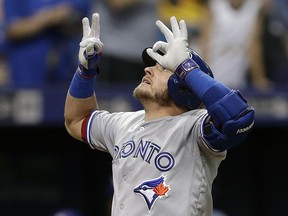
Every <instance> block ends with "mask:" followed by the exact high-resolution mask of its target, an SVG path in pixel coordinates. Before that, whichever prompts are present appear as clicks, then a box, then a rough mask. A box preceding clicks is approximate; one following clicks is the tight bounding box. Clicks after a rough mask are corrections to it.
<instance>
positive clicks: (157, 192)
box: [134, 176, 170, 212]
mask: <svg viewBox="0 0 288 216" xmlns="http://www.w3.org/2000/svg"><path fill="white" fill-rule="evenodd" d="M169 190H170V188H169V186H168V185H166V184H165V177H164V176H160V177H159V178H157V179H152V180H147V181H144V182H142V183H141V184H140V185H138V186H137V187H136V188H135V189H134V192H135V193H138V194H140V195H141V196H142V197H143V198H144V200H145V203H146V205H147V207H148V210H149V212H150V211H151V209H152V207H153V205H154V203H155V202H156V200H157V199H158V198H160V199H161V198H162V197H163V196H167V193H168V191H169Z"/></svg>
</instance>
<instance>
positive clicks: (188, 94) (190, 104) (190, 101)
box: [142, 48, 214, 110]
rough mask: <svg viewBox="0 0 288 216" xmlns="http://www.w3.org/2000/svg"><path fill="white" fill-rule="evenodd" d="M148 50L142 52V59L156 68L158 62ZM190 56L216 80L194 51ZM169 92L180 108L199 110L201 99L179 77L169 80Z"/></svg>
mask: <svg viewBox="0 0 288 216" xmlns="http://www.w3.org/2000/svg"><path fill="white" fill-rule="evenodd" d="M147 49H148V48H146V49H144V50H143V52H142V59H143V61H144V63H145V64H146V66H154V65H155V64H156V61H155V60H154V59H152V58H151V57H150V56H149V55H148V53H147V52H146V50H147ZM189 50H190V56H191V57H192V59H193V60H194V61H195V62H196V63H197V64H198V65H199V67H200V70H201V71H202V72H203V73H205V74H207V75H209V76H211V77H212V78H214V75H213V73H212V71H211V69H210V67H209V66H208V65H207V64H206V63H205V61H204V60H203V58H202V57H201V56H200V55H199V54H198V53H197V52H196V51H195V50H193V49H191V48H189ZM157 52H158V53H159V54H160V55H163V52H161V51H160V50H159V51H157ZM168 92H169V95H170V96H171V98H172V99H173V100H174V102H175V103H176V104H178V105H180V106H183V107H185V108H188V109H189V110H192V109H197V108H198V107H199V106H200V104H201V101H200V99H199V98H198V97H197V96H196V95H195V94H194V93H193V92H192V90H190V89H189V88H188V86H187V85H186V84H185V82H184V81H183V80H182V79H181V78H180V77H178V75H176V74H172V75H171V76H170V78H169V80H168Z"/></svg>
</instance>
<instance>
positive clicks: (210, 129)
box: [203, 90, 254, 151]
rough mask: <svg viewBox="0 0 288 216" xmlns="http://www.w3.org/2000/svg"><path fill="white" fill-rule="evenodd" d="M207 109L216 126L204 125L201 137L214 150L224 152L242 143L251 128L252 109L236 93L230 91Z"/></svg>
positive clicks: (252, 123)
mask: <svg viewBox="0 0 288 216" xmlns="http://www.w3.org/2000/svg"><path fill="white" fill-rule="evenodd" d="M207 109H208V113H209V115H210V116H211V117H212V119H213V122H215V123H216V124H215V123H212V122H211V121H210V122H209V123H206V124H205V126H204V135H203V136H204V138H205V140H206V141H207V142H208V145H210V147H212V148H213V149H215V150H219V151H224V150H227V149H230V148H231V147H233V146H235V145H237V144H239V143H241V142H243V141H244V140H245V139H246V137H247V135H248V134H249V133H250V131H251V130H252V128H253V125H254V108H253V107H248V105H247V102H246V100H245V99H244V98H243V97H242V96H241V94H240V93H239V92H238V91H234V90H232V91H231V92H230V93H229V94H227V95H226V96H225V97H223V98H222V99H221V100H219V101H217V102H216V103H215V104H213V105H212V106H210V107H208V108H207ZM219 124H220V125H221V127H219Z"/></svg>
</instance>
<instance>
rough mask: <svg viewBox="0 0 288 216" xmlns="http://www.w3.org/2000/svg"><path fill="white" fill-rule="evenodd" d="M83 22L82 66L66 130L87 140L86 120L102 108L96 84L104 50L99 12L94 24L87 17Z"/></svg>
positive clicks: (66, 116) (70, 93) (71, 90)
mask: <svg viewBox="0 0 288 216" xmlns="http://www.w3.org/2000/svg"><path fill="white" fill-rule="evenodd" d="M82 24H83V38H82V41H81V43H80V50H79V65H78V68H77V70H76V72H75V74H74V76H73V78H72V81H71V84H70V87H69V90H68V92H67V96H66V101H65V109H64V119H65V127H66V130H67V131H68V133H69V134H70V135H71V136H72V137H74V138H76V139H78V140H81V141H83V138H82V133H81V128H82V125H83V122H84V121H85V119H88V117H89V115H90V114H91V113H92V112H93V111H94V110H96V109H98V105H97V100H96V95H95V92H94V83H95V79H96V76H97V74H98V61H99V59H100V56H101V53H102V49H103V43H102V42H101V41H100V39H99V37H100V26H99V14H98V13H94V14H93V15H92V23H91V27H90V25H89V20H88V18H87V17H85V18H84V19H83V20H82Z"/></svg>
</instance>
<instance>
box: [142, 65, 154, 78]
mask: <svg viewBox="0 0 288 216" xmlns="http://www.w3.org/2000/svg"><path fill="white" fill-rule="evenodd" d="M144 72H145V75H150V76H153V75H154V72H153V69H152V67H146V68H145V69H144Z"/></svg>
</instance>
